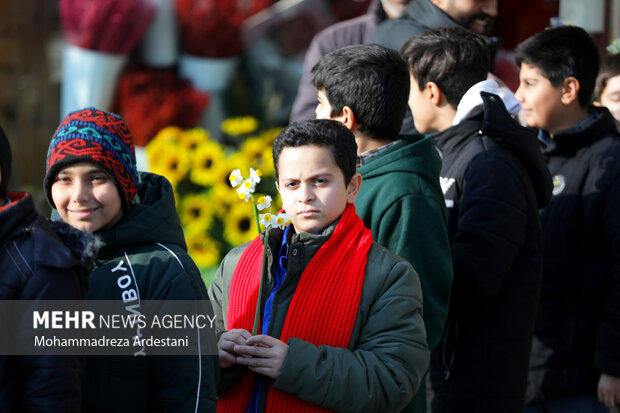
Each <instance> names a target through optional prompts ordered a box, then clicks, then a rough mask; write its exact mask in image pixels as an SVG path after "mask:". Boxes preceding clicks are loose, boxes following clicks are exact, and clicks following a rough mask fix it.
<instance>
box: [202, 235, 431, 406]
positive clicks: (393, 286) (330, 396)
mask: <svg viewBox="0 0 620 413" xmlns="http://www.w3.org/2000/svg"><path fill="white" fill-rule="evenodd" d="M334 228H335V223H334V224H332V225H331V226H329V227H328V228H327V229H326V230H325V231H324V233H323V234H322V235H314V234H308V233H302V234H293V235H292V238H291V241H290V244H289V252H288V272H287V275H286V278H285V280H284V281H283V283H282V285H281V286H280V288H279V289H278V291H277V292H276V294H275V297H274V301H273V306H272V313H271V321H270V323H269V335H270V336H272V337H276V338H277V337H279V336H280V332H281V330H282V326H283V325H284V319H285V317H286V312H287V309H288V306H289V304H290V301H291V299H292V297H293V294H294V292H295V288H296V286H297V283H298V281H299V278H300V276H301V273H302V271H303V269H304V268H305V267H306V266H307V265H308V263H309V262H310V260H311V259H312V257H313V256H314V254H315V253H316V252H317V251H318V249H319V248H320V247H321V245H323V243H324V242H325V241H326V240H327V239H328V238H329V236H331V234H332V233H333V230H334ZM282 233H283V231H282V230H280V229H273V230H271V232H270V236H269V239H270V246H269V248H268V249H267V253H268V266H269V273H268V276H267V282H266V285H265V288H264V290H263V303H264V302H265V300H266V298H267V297H268V296H269V294H270V292H271V290H272V289H273V274H274V265H275V264H274V256H273V252H276V254H277V252H278V251H279V249H280V245H281V241H282ZM246 246H247V244H246V245H243V246H240V247H237V248H235V249H233V250H232V251H231V252H230V253H228V254H227V255H226V257H225V258H224V260H223V261H222V264H221V265H220V267H219V269H218V271H217V273H216V276H215V278H214V280H213V282H212V283H211V286H210V287H209V297H210V298H211V300H212V302H213V308H214V311H215V315H216V319H217V321H216V323H218V324H217V329H218V330H219V331H225V330H226V315H227V311H228V296H229V291H230V283H231V279H232V275H233V272H234V269H235V267H236V265H237V263H238V261H239V258H240V257H241V254H242V253H243V251H244V250H245V247H246ZM288 345H289V351H288V355H287V357H286V359H285V361H284V364H283V365H282V369H281V372H280V375H279V376H278V378H277V379H276V380H275V381H273V387H274V388H276V389H279V390H282V391H286V392H288V393H291V394H294V395H296V396H297V397H300V398H302V399H304V400H307V401H309V402H311V403H316V404H318V405H320V406H322V407H325V408H327V409H330V410H334V411H339V412H398V411H400V410H401V409H402V408H403V407H404V406H405V405H406V404H407V403H408V402H409V401H410V400H411V398H412V397H413V395H414V393H415V392H416V390H417V389H418V386H419V384H420V381H421V379H422V376H423V375H424V373H425V372H426V369H427V367H428V362H429V350H428V347H427V345H426V333H425V329H424V321H423V320H422V294H421V291H420V282H419V279H418V276H417V275H416V273H415V271H414V270H413V268H412V267H411V265H410V264H409V263H408V262H406V261H405V260H403V259H401V258H399V257H397V256H396V255H394V254H392V253H391V252H389V251H388V250H386V249H385V248H383V247H381V246H380V245H378V244H377V243H373V245H372V247H371V249H370V251H369V252H368V262H367V265H366V274H365V280H364V287H363V289H362V297H361V300H360V304H359V310H358V313H357V317H356V319H355V324H354V327H353V332H352V334H351V341H350V343H349V346H348V348H347V349H341V348H334V347H329V346H321V347H316V346H314V345H313V344H310V343H308V342H306V341H303V340H300V339H297V338H291V339H290V340H289V342H288ZM244 368H245V367H243V366H236V367H232V368H229V369H225V370H222V372H221V375H222V378H221V381H220V385H219V389H220V390H224V389H226V388H228V387H229V386H231V385H234V383H235V382H236V381H237V380H238V379H239V378H240V377H241V375H242V373H243V369H244ZM263 380H264V381H263V383H264V385H263V386H262V389H263V393H262V394H261V409H260V411H261V412H264V411H265V401H266V392H267V390H268V389H267V387H268V385H269V380H267V379H266V378H263Z"/></svg>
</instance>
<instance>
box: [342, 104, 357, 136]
mask: <svg viewBox="0 0 620 413" xmlns="http://www.w3.org/2000/svg"><path fill="white" fill-rule="evenodd" d="M340 117H341V118H340V119H338V120H339V121H340V122H342V124H343V125H344V126H346V127H347V129H349V130H350V131H352V132H353V130H354V128H356V127H357V120H356V119H355V113H353V109H351V107H350V106H344V107H343V108H342V115H340Z"/></svg>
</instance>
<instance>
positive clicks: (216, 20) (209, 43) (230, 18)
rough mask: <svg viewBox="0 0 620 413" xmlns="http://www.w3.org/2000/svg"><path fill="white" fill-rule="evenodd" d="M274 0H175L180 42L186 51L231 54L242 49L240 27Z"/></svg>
mask: <svg viewBox="0 0 620 413" xmlns="http://www.w3.org/2000/svg"><path fill="white" fill-rule="evenodd" d="M271 3H272V1H271V0H176V12H177V16H178V18H179V27H180V34H181V45H182V48H183V50H184V51H185V52H186V53H189V54H192V55H195V56H203V57H231V56H236V55H238V54H240V53H241V51H242V49H243V46H242V44H241V34H240V32H239V27H240V26H241V24H242V23H243V21H244V20H245V19H247V18H248V17H250V16H252V15H253V14H256V13H258V12H259V11H261V10H263V9H265V8H266V7H269V6H270V5H271Z"/></svg>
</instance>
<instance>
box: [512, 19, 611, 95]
mask: <svg viewBox="0 0 620 413" xmlns="http://www.w3.org/2000/svg"><path fill="white" fill-rule="evenodd" d="M515 60H516V62H517V64H518V65H519V66H521V64H522V63H526V64H528V65H532V66H534V67H535V68H536V69H538V71H539V72H540V74H541V75H542V76H544V77H546V78H547V79H549V82H551V85H553V86H554V87H557V86H560V85H561V84H562V83H563V82H564V80H565V79H566V78H568V77H574V78H575V79H577V81H578V82H579V94H578V99H579V104H580V105H581V106H583V107H586V106H588V105H589V104H590V102H591V101H592V92H593V91H594V84H595V81H596V75H597V73H598V68H599V54H598V50H596V46H595V45H594V41H592V38H591V37H590V35H589V34H588V33H587V32H586V31H585V30H584V29H582V28H581V27H577V26H559V27H552V28H548V29H545V30H543V31H542V32H539V33H536V34H535V35H533V36H532V37H529V38H528V39H526V40H524V41H523V42H521V43H519V45H518V46H517V48H516V49H515Z"/></svg>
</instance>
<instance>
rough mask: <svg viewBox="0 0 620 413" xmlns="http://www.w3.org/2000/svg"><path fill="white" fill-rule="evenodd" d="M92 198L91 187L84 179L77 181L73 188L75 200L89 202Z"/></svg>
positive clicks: (80, 202) (79, 202)
mask: <svg viewBox="0 0 620 413" xmlns="http://www.w3.org/2000/svg"><path fill="white" fill-rule="evenodd" d="M89 199H90V188H89V187H88V185H87V184H85V183H84V182H82V181H78V182H76V183H75V186H74V190H73V201H74V202H76V203H78V204H83V203H85V202H88V201H89Z"/></svg>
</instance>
